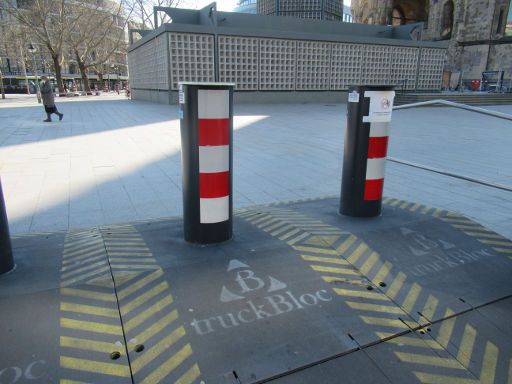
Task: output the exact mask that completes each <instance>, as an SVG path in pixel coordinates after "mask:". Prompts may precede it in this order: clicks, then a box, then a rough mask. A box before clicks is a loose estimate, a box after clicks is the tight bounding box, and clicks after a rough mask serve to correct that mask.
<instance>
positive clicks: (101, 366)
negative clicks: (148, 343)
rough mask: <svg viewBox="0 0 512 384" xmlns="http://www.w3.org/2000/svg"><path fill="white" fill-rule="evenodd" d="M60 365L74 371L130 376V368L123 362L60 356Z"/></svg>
mask: <svg viewBox="0 0 512 384" xmlns="http://www.w3.org/2000/svg"><path fill="white" fill-rule="evenodd" d="M60 366H61V367H62V368H68V369H73V370H76V371H85V372H91V373H100V374H104V375H111V376H118V377H131V374H130V369H129V368H128V366H127V365H124V364H111V363H101V362H99V361H93V360H86V359H77V358H74V357H67V356H61V357H60Z"/></svg>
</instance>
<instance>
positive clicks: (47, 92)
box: [41, 76, 64, 123]
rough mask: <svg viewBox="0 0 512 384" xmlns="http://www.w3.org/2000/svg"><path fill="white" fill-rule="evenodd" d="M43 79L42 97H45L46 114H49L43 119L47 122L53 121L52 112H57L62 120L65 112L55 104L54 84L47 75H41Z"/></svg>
mask: <svg viewBox="0 0 512 384" xmlns="http://www.w3.org/2000/svg"><path fill="white" fill-rule="evenodd" d="M41 80H42V81H41V97H42V98H43V105H44V110H45V111H46V116H48V118H47V119H46V120H43V121H44V122H46V123H47V122H50V121H52V113H55V114H56V115H57V116H59V121H60V120H62V118H63V117H64V114H63V113H60V112H59V111H58V110H57V107H56V106H55V96H54V94H53V89H52V85H51V84H50V81H49V80H48V77H46V76H43V77H41Z"/></svg>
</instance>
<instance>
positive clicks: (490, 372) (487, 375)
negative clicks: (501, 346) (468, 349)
mask: <svg viewBox="0 0 512 384" xmlns="http://www.w3.org/2000/svg"><path fill="white" fill-rule="evenodd" d="M497 365H498V348H497V347H496V346H495V345H494V344H493V343H491V342H490V341H488V342H487V343H486V344H485V352H484V357H483V362H482V369H481V370H480V372H481V373H480V381H481V382H482V384H493V383H494V378H495V377H496V367H497Z"/></svg>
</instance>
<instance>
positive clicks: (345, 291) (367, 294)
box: [333, 288, 390, 301]
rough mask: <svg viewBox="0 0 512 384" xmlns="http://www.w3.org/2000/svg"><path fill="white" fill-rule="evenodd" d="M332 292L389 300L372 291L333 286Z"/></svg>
mask: <svg viewBox="0 0 512 384" xmlns="http://www.w3.org/2000/svg"><path fill="white" fill-rule="evenodd" d="M333 290H334V292H336V293H337V294H338V295H340V296H349V297H361V298H364V299H374V300H383V301H390V300H389V299H388V298H387V297H386V296H384V295H382V294H380V293H375V292H373V291H366V290H365V291H353V290H351V289H343V288H333Z"/></svg>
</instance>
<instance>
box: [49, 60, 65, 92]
mask: <svg viewBox="0 0 512 384" xmlns="http://www.w3.org/2000/svg"><path fill="white" fill-rule="evenodd" d="M52 60H53V68H54V69H55V79H56V80H57V87H59V93H64V83H63V81H62V65H61V64H60V58H59V56H58V55H52Z"/></svg>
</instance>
